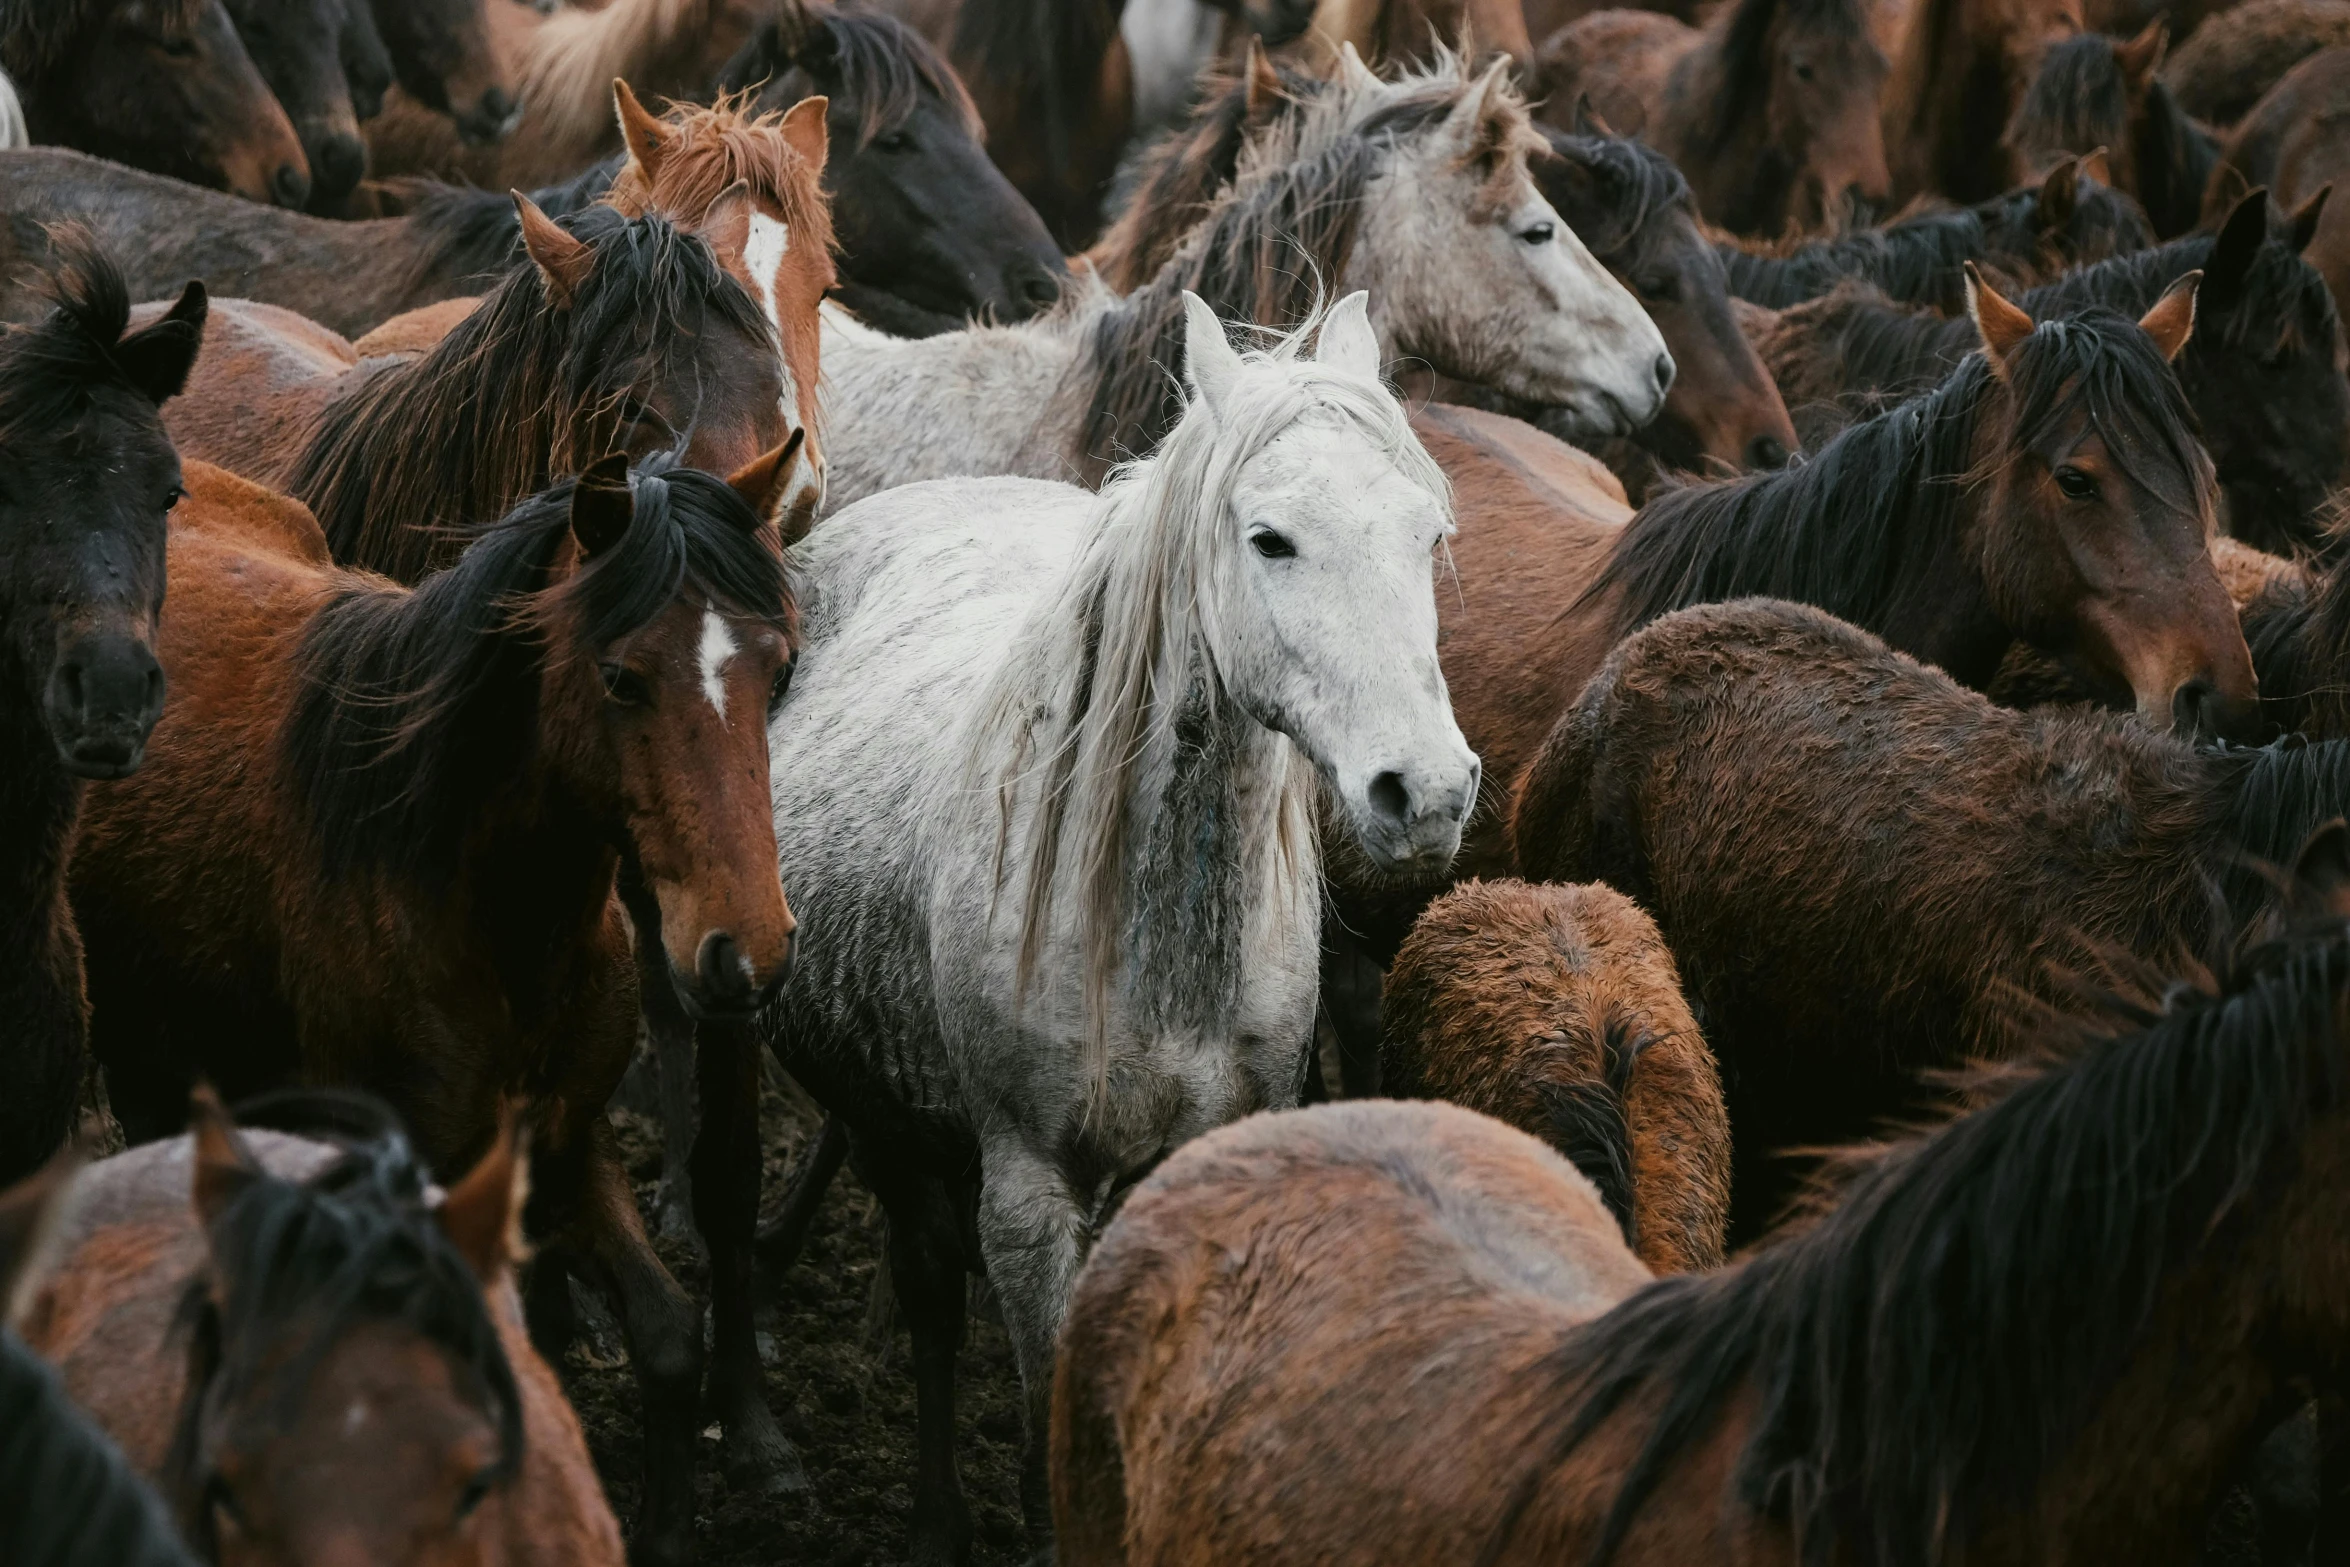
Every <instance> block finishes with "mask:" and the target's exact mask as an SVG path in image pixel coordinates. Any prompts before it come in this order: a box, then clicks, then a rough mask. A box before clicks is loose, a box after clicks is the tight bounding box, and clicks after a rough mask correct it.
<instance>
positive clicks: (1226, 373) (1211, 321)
mask: <svg viewBox="0 0 2350 1567" xmlns="http://www.w3.org/2000/svg"><path fill="white" fill-rule="evenodd" d="M1183 373H1184V374H1185V375H1186V376H1188V377H1189V378H1190V380H1191V384H1192V386H1193V387H1194V388H1195V389H1197V390H1198V392H1199V396H1200V401H1201V402H1203V403H1206V404H1207V405H1208V416H1209V417H1210V418H1212V419H1218V420H1221V419H1222V418H1223V417H1224V414H1225V410H1226V409H1227V408H1228V407H1229V406H1230V405H1231V401H1232V387H1233V383H1234V382H1235V381H1236V380H1238V379H1239V376H1240V355H1239V353H1238V352H1236V351H1235V350H1234V349H1233V347H1232V343H1231V341H1230V340H1229V339H1227V338H1226V337H1225V336H1224V323H1223V322H1221V321H1219V320H1217V319H1216V312H1214V311H1213V310H1210V309H1209V308H1208V302H1207V301H1206V300H1204V299H1202V298H1200V297H1199V295H1197V294H1195V293H1193V292H1192V291H1191V290H1190V289H1188V288H1187V289H1185V290H1184V291H1183Z"/></svg>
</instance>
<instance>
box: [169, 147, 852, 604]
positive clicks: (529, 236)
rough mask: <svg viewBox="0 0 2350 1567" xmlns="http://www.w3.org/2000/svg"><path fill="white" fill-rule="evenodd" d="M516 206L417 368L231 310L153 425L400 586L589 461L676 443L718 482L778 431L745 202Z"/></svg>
mask: <svg viewBox="0 0 2350 1567" xmlns="http://www.w3.org/2000/svg"><path fill="white" fill-rule="evenodd" d="M520 206H521V211H522V216H523V240H524V244H525V247H526V249H527V251H528V256H527V258H526V259H525V260H524V261H523V262H522V264H520V265H518V266H516V267H515V268H513V269H512V270H511V271H510V272H509V273H508V275H507V278H506V280H505V281H504V282H503V283H501V284H500V285H499V286H498V288H497V289H496V290H495V291H494V292H492V293H491V294H490V296H489V297H488V298H487V299H486V300H485V301H484V302H483V303H482V305H481V307H480V308H479V309H477V310H475V311H474V312H473V313H472V314H470V315H467V316H465V317H464V318H463V319H462V320H461V321H460V322H459V323H458V324H457V326H456V327H455V329H454V330H452V331H450V332H449V333H448V335H447V337H445V338H444V339H442V340H441V341H440V343H439V346H438V347H436V348H434V349H433V350H432V351H431V352H430V353H426V354H421V355H417V356H414V357H410V358H399V357H381V358H374V359H368V360H363V361H362V360H357V359H356V356H355V355H354V354H353V352H352V349H351V347H350V345H349V344H347V343H345V342H343V340H342V339H340V338H337V337H335V336H333V335H332V334H331V333H328V332H327V331H326V330H325V329H324V328H322V327H317V326H314V325H312V324H311V323H309V322H306V321H303V320H302V319H301V318H300V317H298V316H294V315H292V314H290V313H288V312H285V311H279V310H274V309H272V308H271V307H269V306H266V305H250V304H241V303H240V304H234V305H232V306H230V307H229V309H227V310H226V311H224V312H222V314H223V315H224V316H225V317H226V318H227V319H226V322H225V323H224V325H225V329H224V330H218V331H216V332H215V333H214V335H213V338H212V341H211V343H210V345H209V346H210V348H211V352H210V353H208V354H206V355H204V356H202V357H200V358H199V359H198V360H197V363H196V369H195V373H194V375H193V376H192V377H191V379H190V382H189V389H190V394H191V395H190V398H189V400H188V405H187V406H184V407H181V408H178V409H175V410H174V414H173V418H172V420H171V421H170V423H171V427H172V433H173V435H174V436H175V437H176V438H177V439H178V440H179V443H180V446H181V448H182V450H184V451H186V452H187V453H188V454H189V455H190V456H194V457H199V458H202V459H204V460H206V461H208V462H218V463H220V464H222V465H223V466H226V467H229V468H232V469H234V470H235V471H237V472H240V473H243V474H246V475H247V476H249V477H251V478H254V479H258V480H261V481H263V482H272V483H275V482H282V483H284V484H285V485H286V486H287V488H288V490H289V491H290V493H292V494H293V495H295V496H296V497H297V498H299V499H300V500H302V501H303V502H304V503H305V504H307V505H308V506H310V507H311V508H312V509H313V510H314V511H315V512H316V513H317V514H318V517H319V520H320V521H321V522H322V523H323V524H324V525H325V527H326V530H327V537H328V538H329V539H330V540H331V541H332V543H333V546H334V552H335V558H336V559H337V560H340V561H344V562H347V563H350V564H355V565H363V566H367V567H370V568H372V569H375V570H379V571H385V572H388V573H389V574H390V575H392V576H395V577H399V578H401V579H403V580H413V579H414V578H416V577H417V576H419V575H421V574H422V573H423V572H424V571H425V570H426V569H427V568H428V567H429V566H430V565H432V564H435V563H438V562H445V561H446V560H447V559H449V558H450V557H451V556H452V555H453V554H454V553H455V550H456V549H457V548H458V547H459V545H460V544H461V543H462V540H463V537H464V530H466V529H467V528H479V527H481V526H483V525H485V524H486V523H489V522H493V521H495V520H496V519H497V518H498V517H500V516H501V515H503V514H504V512H505V511H506V509H507V508H509V507H511V506H513V505H514V504H515V503H516V502H517V501H519V500H520V499H522V498H523V497H524V496H527V495H528V494H530V493H531V492H532V491H533V490H534V489H536V488H541V487H544V486H545V485H546V484H547V483H548V482H550V479H551V478H552V477H553V476H554V475H557V474H562V473H576V472H578V471H579V470H580V469H581V468H584V467H585V466H586V465H587V463H588V462H590V461H591V460H593V459H595V458H596V457H598V456H601V455H602V454H603V453H605V452H607V451H611V450H613V449H616V448H617V449H621V450H625V451H627V452H629V453H630V454H632V455H642V454H645V453H649V452H655V451H664V450H668V449H670V448H671V447H673V446H676V445H678V444H679V443H680V442H683V443H685V446H684V450H685V453H686V455H687V457H688V459H689V460H691V461H694V462H697V463H710V464H715V465H720V466H728V467H732V466H740V464H742V463H743V462H747V461H748V460H749V459H750V458H751V457H753V456H755V455H757V454H758V453H759V452H760V451H762V450H765V449H767V448H768V447H771V446H773V445H774V444H776V443H777V442H779V441H780V440H781V439H782V438H783V434H784V431H785V429H786V428H787V424H786V420H785V417H784V411H783V408H782V407H781V406H780V400H781V399H782V398H783V397H784V396H785V395H786V393H787V391H788V390H790V386H789V383H788V382H787V380H786V378H785V376H784V373H783V370H782V367H781V364H780V361H779V359H778V357H777V352H776V338H775V330H774V328H773V326H772V325H771V324H770V323H769V322H768V320H767V318H766V317H765V316H764V315H763V314H762V312H761V309H760V303H759V301H758V300H757V299H756V298H755V297H754V296H753V294H752V292H751V290H750V289H749V288H748V287H746V286H745V282H744V277H745V274H744V267H745V259H744V258H745V255H746V249H747V246H748V243H749V240H750V237H751V233H752V222H753V218H754V213H753V211H752V207H751V202H750V200H749V197H748V193H747V189H746V187H743V186H739V185H738V186H736V187H734V188H733V189H732V190H730V191H729V192H728V194H727V195H726V196H725V198H724V199H722V200H720V201H719V202H716V203H714V204H713V205H712V206H711V207H710V208H709V209H708V211H707V213H706V214H705V215H704V216H703V218H702V220H701V222H700V223H699V224H697V225H696V226H695V230H688V229H685V228H681V227H679V226H677V225H675V224H672V223H670V222H669V221H667V220H666V219H664V218H661V217H658V216H653V215H650V214H648V215H646V216H643V217H639V218H628V217H624V216H623V215H622V214H620V213H619V212H616V211H614V210H613V209H612V208H610V207H606V206H594V207H589V208H586V209H584V210H583V211H581V212H580V213H578V214H576V215H575V216H573V217H571V218H568V219H565V220H563V222H562V223H561V224H558V223H557V222H555V221H554V220H551V219H549V218H547V217H546V216H545V215H544V214H542V213H540V212H539V211H538V209H537V208H535V207H533V206H531V205H530V204H529V202H528V201H527V200H523V201H522V202H521V203H520ZM696 230H698V232H697V231H696ZM705 239H706V240H707V242H705ZM810 336H811V338H812V336H813V334H810ZM808 346H809V347H813V343H812V342H811V343H810V344H809V345H808Z"/></svg>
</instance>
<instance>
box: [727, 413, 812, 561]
mask: <svg viewBox="0 0 2350 1567" xmlns="http://www.w3.org/2000/svg"><path fill="white" fill-rule="evenodd" d="M807 439H808V432H807V431H806V430H805V429H798V430H794V431H792V433H791V434H789V435H787V436H785V437H784V438H783V443H782V444H781V445H779V446H777V447H776V448H775V449H774V450H772V451H766V452H761V453H760V454H759V455H758V456H756V457H754V458H752V459H751V460H750V461H749V462H747V463H744V464H743V465H742V466H741V467H740V468H737V469H735V470H734V472H732V473H730V474H728V475H727V476H726V487H727V488H728V489H730V490H732V491H734V493H735V494H737V495H739V496H741V497H742V498H743V504H744V505H746V506H748V507H750V508H751V515H752V516H753V517H756V518H757V519H758V520H759V525H760V526H761V527H765V526H766V525H767V524H768V523H769V522H772V521H773V520H775V518H776V516H777V515H778V513H779V512H780V511H781V510H782V507H783V498H784V497H785V496H786V495H789V494H790V493H791V484H792V474H793V471H794V470H795V469H796V468H797V467H798V466H799V457H800V448H801V447H802V446H804V445H805V444H806V443H807ZM786 542H787V543H793V542H797V541H796V540H787V541H786Z"/></svg>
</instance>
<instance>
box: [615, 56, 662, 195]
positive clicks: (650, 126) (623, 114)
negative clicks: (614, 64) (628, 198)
mask: <svg viewBox="0 0 2350 1567" xmlns="http://www.w3.org/2000/svg"><path fill="white" fill-rule="evenodd" d="M612 112H613V114H614V115H616V116H617V117H618V118H619V120H620V139H621V140H622V141H624V142H626V143H627V144H628V156H629V157H630V158H631V159H632V160H633V161H634V162H635V163H636V166H637V167H638V168H639V169H641V170H643V171H644V176H645V183H646V184H648V185H649V184H651V183H652V182H653V181H654V180H655V179H656V178H658V177H659V176H660V173H661V165H662V163H663V162H664V161H665V160H666V159H667V158H668V156H669V152H670V149H671V148H672V147H674V146H675V145H676V144H677V130H676V127H674V126H669V125H664V124H662V123H661V122H660V121H659V120H658V119H656V118H655V117H654V116H653V114H652V111H650V110H648V109H647V108H646V107H645V106H644V105H643V104H641V103H639V102H637V98H636V94H635V93H634V92H632V91H630V90H629V86H628V83H626V82H625V81H622V80H621V79H620V78H619V77H617V76H615V77H613V78H612Z"/></svg>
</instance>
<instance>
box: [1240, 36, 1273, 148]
mask: <svg viewBox="0 0 2350 1567" xmlns="http://www.w3.org/2000/svg"><path fill="white" fill-rule="evenodd" d="M1241 79H1242V80H1243V81H1245V82H1247V83H1248V97H1247V99H1246V101H1245V102H1244V103H1243V105H1242V109H1241V113H1242V117H1243V118H1244V119H1246V120H1247V122H1248V123H1249V124H1251V125H1262V124H1264V123H1265V122H1266V121H1267V120H1269V119H1271V118H1272V117H1273V114H1274V111H1275V110H1277V109H1278V108H1280V106H1281V73H1280V72H1279V71H1276V70H1274V69H1273V57H1272V56H1271V55H1269V54H1267V53H1265V40H1264V39H1263V37H1261V36H1260V35H1258V34H1256V33H1251V34H1249V35H1248V60H1247V62H1246V63H1245V64H1244V65H1243V66H1242V67H1241Z"/></svg>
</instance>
